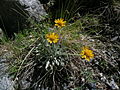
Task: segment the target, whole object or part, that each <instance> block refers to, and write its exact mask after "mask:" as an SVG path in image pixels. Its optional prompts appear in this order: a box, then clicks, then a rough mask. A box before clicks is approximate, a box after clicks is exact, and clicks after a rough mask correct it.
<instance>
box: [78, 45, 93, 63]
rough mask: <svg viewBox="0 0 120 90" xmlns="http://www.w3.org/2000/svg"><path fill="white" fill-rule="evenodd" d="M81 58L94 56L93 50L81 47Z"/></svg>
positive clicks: (88, 58) (88, 59) (87, 58)
mask: <svg viewBox="0 0 120 90" xmlns="http://www.w3.org/2000/svg"><path fill="white" fill-rule="evenodd" d="M80 55H81V57H82V58H85V59H86V60H87V61H90V59H93V58H94V54H93V51H92V50H90V49H89V48H88V47H83V50H82V51H81V53H80Z"/></svg>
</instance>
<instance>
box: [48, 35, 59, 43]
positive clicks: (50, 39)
mask: <svg viewBox="0 0 120 90" xmlns="http://www.w3.org/2000/svg"><path fill="white" fill-rule="evenodd" d="M46 39H47V41H48V42H49V43H57V42H58V40H59V35H58V34H56V33H49V34H46Z"/></svg>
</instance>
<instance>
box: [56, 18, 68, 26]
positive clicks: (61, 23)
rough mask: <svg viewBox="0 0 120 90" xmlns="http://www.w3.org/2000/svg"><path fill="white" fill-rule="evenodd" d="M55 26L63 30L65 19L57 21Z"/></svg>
mask: <svg viewBox="0 0 120 90" xmlns="http://www.w3.org/2000/svg"><path fill="white" fill-rule="evenodd" d="M54 22H55V26H57V27H59V28H61V27H63V26H65V24H66V21H64V19H62V18H60V19H55V21H54Z"/></svg>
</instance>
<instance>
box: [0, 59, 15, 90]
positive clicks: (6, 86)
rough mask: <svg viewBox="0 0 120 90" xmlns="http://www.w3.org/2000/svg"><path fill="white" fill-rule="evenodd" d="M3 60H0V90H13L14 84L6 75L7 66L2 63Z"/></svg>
mask: <svg viewBox="0 0 120 90" xmlns="http://www.w3.org/2000/svg"><path fill="white" fill-rule="evenodd" d="M4 61H5V59H0V90H14V87H13V85H14V82H13V81H12V80H11V79H10V78H9V77H8V73H6V69H7V65H6V64H5V63H3V62H4Z"/></svg>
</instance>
